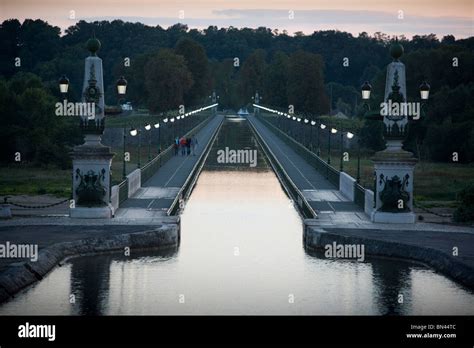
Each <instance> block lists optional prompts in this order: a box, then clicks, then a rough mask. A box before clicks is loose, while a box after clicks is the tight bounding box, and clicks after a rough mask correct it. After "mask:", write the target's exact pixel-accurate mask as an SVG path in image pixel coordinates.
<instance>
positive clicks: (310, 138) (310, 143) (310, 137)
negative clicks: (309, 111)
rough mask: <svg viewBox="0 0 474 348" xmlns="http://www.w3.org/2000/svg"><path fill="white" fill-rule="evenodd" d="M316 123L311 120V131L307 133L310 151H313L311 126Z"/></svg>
mask: <svg viewBox="0 0 474 348" xmlns="http://www.w3.org/2000/svg"><path fill="white" fill-rule="evenodd" d="M314 125H316V121H311V131H310V133H309V147H310V150H311V152H312V151H313V127H314Z"/></svg>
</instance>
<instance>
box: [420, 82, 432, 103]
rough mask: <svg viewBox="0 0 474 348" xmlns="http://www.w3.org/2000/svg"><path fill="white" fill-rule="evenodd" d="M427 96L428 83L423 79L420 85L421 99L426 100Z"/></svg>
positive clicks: (428, 94) (428, 90) (428, 92)
mask: <svg viewBox="0 0 474 348" xmlns="http://www.w3.org/2000/svg"><path fill="white" fill-rule="evenodd" d="M429 96H430V85H429V84H428V83H427V82H426V81H423V83H422V84H421V85H420V97H421V100H428V97H429Z"/></svg>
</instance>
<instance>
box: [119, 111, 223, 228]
mask: <svg viewBox="0 0 474 348" xmlns="http://www.w3.org/2000/svg"><path fill="white" fill-rule="evenodd" d="M223 119H224V117H223V116H222V115H218V116H216V117H215V118H214V119H212V120H211V121H210V122H209V123H208V124H207V125H206V126H205V127H204V128H203V129H201V130H200V131H199V132H198V134H197V135H196V138H197V140H198V147H197V149H196V154H195V156H193V155H189V156H187V155H185V156H181V153H179V154H178V156H174V157H173V158H171V159H170V160H169V161H167V162H166V163H165V164H164V165H163V166H162V167H161V168H160V169H159V170H158V171H157V172H156V173H155V174H154V175H153V176H152V177H151V178H150V179H149V180H148V181H146V182H144V183H142V187H141V188H139V189H138V191H137V192H136V193H135V194H134V195H133V196H132V197H130V198H129V199H127V200H126V201H125V202H123V203H122V204H121V206H120V208H119V209H118V210H117V212H116V214H115V219H117V220H129V219H140V220H142V219H154V218H160V217H163V216H165V215H166V212H167V210H168V209H169V208H170V206H171V204H172V203H173V201H174V199H175V198H176V196H177V194H178V192H179V190H180V189H181V187H182V186H183V185H184V183H185V182H186V179H187V178H188V176H189V174H190V173H191V171H192V169H193V167H194V165H195V164H196V163H197V161H198V160H199V158H200V157H201V155H202V151H203V149H204V148H205V147H206V145H207V144H208V142H209V141H210V139H211V137H212V134H213V133H214V132H215V130H216V129H217V127H219V125H220V124H221V122H222V121H223Z"/></svg>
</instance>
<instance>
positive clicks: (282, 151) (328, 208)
mask: <svg viewBox="0 0 474 348" xmlns="http://www.w3.org/2000/svg"><path fill="white" fill-rule="evenodd" d="M248 120H249V121H250V122H251V123H252V125H253V126H254V127H255V129H256V130H257V132H258V133H259V134H260V135H261V136H262V138H263V139H264V140H265V142H266V143H267V144H268V145H269V146H270V148H271V150H272V152H273V153H274V155H275V156H276V157H277V159H278V161H279V162H280V163H281V165H282V166H283V168H284V169H285V171H286V172H287V173H288V175H289V176H290V178H291V180H293V182H294V183H295V185H296V186H297V187H298V189H300V190H301V192H302V193H303V195H304V196H305V198H306V199H307V200H308V202H309V204H310V205H311V207H312V208H313V209H314V210H315V211H316V212H317V213H318V217H319V221H320V222H321V223H322V224H325V223H327V224H333V223H334V222H338V223H341V222H345V223H351V222H353V223H359V222H368V221H369V218H368V216H367V215H365V213H364V212H363V210H362V209H361V208H360V207H359V206H357V205H356V204H355V203H353V202H352V201H349V199H347V198H346V197H345V196H343V195H342V194H341V192H340V191H339V190H338V188H337V187H335V186H334V185H333V184H332V183H331V182H329V181H328V180H327V179H326V178H325V176H324V175H322V174H320V172H319V171H318V170H317V169H316V168H314V167H313V166H312V165H310V164H308V163H307V161H306V160H305V159H304V158H302V157H301V156H300V155H299V154H297V153H296V152H295V151H294V150H293V149H292V148H291V147H290V146H289V145H287V144H286V143H285V142H284V141H283V140H281V139H280V138H279V137H278V136H277V135H276V134H275V133H273V132H272V131H271V130H270V129H269V128H268V126H267V125H265V124H264V123H263V122H262V121H260V120H259V119H257V118H255V117H254V116H249V117H248Z"/></svg>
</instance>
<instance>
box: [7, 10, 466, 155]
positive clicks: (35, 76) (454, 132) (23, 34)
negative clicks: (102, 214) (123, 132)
mask: <svg viewBox="0 0 474 348" xmlns="http://www.w3.org/2000/svg"><path fill="white" fill-rule="evenodd" d="M94 35H95V36H96V37H97V38H99V40H100V41H101V42H102V47H101V50H100V51H99V53H98V54H99V56H100V57H101V58H102V59H103V61H104V84H105V86H106V90H105V95H106V103H107V104H109V105H116V104H117V102H118V100H117V95H116V89H115V81H116V80H117V79H118V78H119V76H121V75H124V76H125V77H126V79H127V80H128V82H129V85H128V89H127V100H128V101H131V102H132V103H133V104H134V105H135V107H143V108H147V109H149V111H150V112H151V113H160V112H163V111H166V110H169V109H172V108H177V107H178V106H179V105H185V106H191V105H196V104H203V103H207V102H210V100H209V96H210V94H211V93H212V91H213V90H215V91H216V92H217V94H218V95H219V97H220V98H219V104H220V107H221V108H228V109H234V110H236V109H238V108H240V107H242V106H245V105H248V106H249V105H250V103H251V102H252V99H251V97H252V96H253V95H254V93H255V92H256V91H259V94H260V95H261V96H262V98H263V99H262V101H261V103H262V104H264V105H269V106H273V107H281V108H284V109H287V108H288V107H289V105H292V106H293V107H294V111H295V113H301V114H305V115H308V117H311V118H315V117H318V116H321V115H327V114H328V113H330V111H342V112H343V113H344V114H346V115H348V116H350V117H355V118H362V110H363V109H362V101H361V98H360V85H361V83H362V82H363V81H366V80H368V81H370V82H371V84H372V86H373V98H372V103H373V107H377V105H378V104H379V103H380V101H381V99H382V98H383V95H382V94H383V92H384V79H385V66H386V65H387V64H388V63H389V62H390V61H391V57H390V55H389V53H388V47H389V45H390V42H391V40H392V39H393V38H391V37H389V36H387V35H385V34H383V33H376V34H374V35H372V36H369V35H368V34H367V33H364V32H363V33H360V34H359V35H358V36H354V35H352V34H350V33H346V32H340V31H334V30H329V31H316V32H314V33H313V34H311V35H303V34H302V33H295V35H293V36H290V35H288V33H286V32H279V31H278V30H271V29H269V28H263V27H262V28H257V29H250V28H242V29H237V28H233V27H229V28H217V27H214V26H210V27H208V28H207V29H204V30H197V29H189V28H188V27H187V26H186V25H182V24H176V25H173V26H171V27H169V28H167V29H164V28H162V27H160V26H155V27H151V26H147V25H144V24H141V23H128V22H123V21H121V20H114V21H110V22H109V21H100V22H90V23H89V22H85V21H79V22H78V23H76V24H75V25H73V26H71V27H69V28H68V29H67V30H66V31H65V33H64V35H61V31H60V29H59V28H58V27H55V26H51V25H49V24H48V23H46V22H44V21H42V20H29V19H27V20H25V21H24V22H23V23H21V22H19V21H18V20H16V19H12V20H6V21H4V22H3V23H1V25H0V38H1V40H2V47H3V49H2V51H0V117H1V119H2V122H4V123H3V124H4V125H6V127H2V130H1V131H0V132H1V134H0V139H2V142H3V143H4V145H5V146H2V150H1V156H0V160H1V161H8V160H10V161H11V152H10V150H12V149H13V148H17V147H18V143H22V144H23V143H24V144H27V145H28V146H27V145H24V146H27V147H29V148H31V149H32V151H35V150H34V149H35V146H34V144H36V142H38V141H39V143H42V144H43V143H44V145H45V147H46V148H51V149H53V152H54V153H56V154H59V153H60V152H61V151H63V152H62V153H64V152H65V151H66V150H65V149H67V147H68V146H72V143H71V139H75V138H74V137H67V136H66V137H62V136H61V135H60V134H59V133H61V132H66V131H67V132H74V130H73V129H72V128H70V127H68V126H67V122H64V125H63V126H64V127H66V128H61V127H63V126H62V121H61V122H59V123H58V124H57V125H53V123H55V120H56V118H55V117H56V116H54V113H52V112H51V113H50V110H49V109H48V108H47V107H46V106H47V105H49V103H52V101H54V100H57V99H58V98H60V95H59V91H58V87H57V80H58V78H59V77H60V76H61V75H63V74H65V75H67V76H68V78H69V79H70V93H69V96H68V99H69V100H71V101H74V100H79V99H80V90H81V88H82V79H83V73H84V72H83V61H84V58H85V57H86V56H87V55H88V52H87V51H86V49H85V42H86V41H87V40H88V39H89V38H90V37H92V36H94ZM399 40H400V41H401V43H402V44H403V46H404V47H405V52H406V54H405V55H404V56H403V57H402V61H403V62H404V63H405V65H406V67H407V94H408V97H409V98H411V99H412V100H415V99H416V98H417V97H418V86H419V84H420V83H421V81H423V80H427V81H428V82H429V83H430V84H431V88H432V94H431V98H430V102H429V106H428V112H427V115H428V116H427V117H426V118H425V119H422V120H420V121H419V122H416V123H414V125H413V126H412V127H411V130H410V135H409V138H408V140H407V142H406V147H408V148H409V149H411V150H414V151H415V153H417V154H418V155H419V156H421V157H423V158H424V159H431V160H436V161H449V160H450V156H449V155H450V154H451V153H452V152H453V151H457V152H460V156H459V157H460V161H462V162H470V161H472V159H473V157H474V131H472V130H473V129H474V127H473V123H474V120H473V118H472V115H473V111H474V110H473V109H474V102H473V101H474V82H473V81H474V76H473V75H474V67H473V64H474V63H473V62H474V59H473V58H474V38H472V37H471V38H467V39H460V40H459V39H458V40H456V39H455V38H454V37H453V36H452V35H447V36H445V37H443V38H442V39H438V38H437V37H436V36H435V35H433V34H431V35H425V36H414V37H413V38H412V39H407V38H404V37H399ZM17 58H20V59H21V64H20V65H19V66H17V65H15V63H16V59H17ZM454 58H457V61H458V65H457V66H454V65H453V59H454ZM126 62H130V64H129V65H128V64H126ZM31 81H36V82H35V83H32V82H31ZM38 81H39V82H38ZM18 84H20V85H21V86H23V87H22V88H16V87H14V86H15V85H18ZM30 85H31V86H33V87H31V89H33V90H34V91H35V93H33V94H31V95H29V97H28V98H29V99H28V102H29V103H30V105H34V104H37V105H45V108H44V109H42V112H44V113H46V115H47V116H44V115H43V116H41V117H47V118H49V119H48V121H47V122H45V123H43V122H36V123H26V124H23V122H24V121H25V119H24V117H25V113H26V111H24V109H25V106H24V105H23V104H22V102H23V101H24V100H25V99H24V98H25V96H24V94H25V93H31V92H32V91H31V90H30V87H28V86H30ZM40 91H41V92H40ZM53 104H54V103H53ZM12 105H14V106H12ZM22 110H23V111H22ZM22 115H23V116H22ZM31 115H37V116H38V112H37V111H36V112H32V113H31ZM31 115H30V116H28V117H31ZM38 117H39V116H38ZM41 117H40V119H41ZM53 120H54V121H53ZM30 121H32V122H33V121H34V120H30ZM41 124H44V125H47V126H48V127H50V130H44V129H43V130H42V131H40V130H41V129H42V127H43V126H41ZM8 125H12V126H14V127H10V128H13V129H17V128H15V127H20V128H21V127H23V128H25V129H26V128H28V127H34V128H35V130H31V132H34V131H36V132H39V133H41V132H43V133H42V135H41V136H40V135H38V137H39V138H34V137H31V136H29V135H30V134H29V133H27V134H29V135H28V136H23V137H22V136H21V134H24V133H21V132H20V131H18V129H17V131H16V132H14V131H12V130H11V129H8V128H9V127H8ZM60 126H61V127H60ZM57 127H60V128H57ZM37 128H38V130H36V129H37ZM43 128H44V127H43ZM25 129H23V131H24V130H25ZM360 136H361V138H362V139H361V140H362V143H363V146H365V147H367V148H370V149H373V150H378V149H380V148H381V147H382V146H383V141H382V139H381V128H380V124H377V123H376V122H372V121H370V122H365V123H364V126H363V128H362V129H361V131H360ZM43 137H44V139H46V138H48V141H46V140H44V141H43V140H38V139H43ZM64 138H66V139H64ZM19 139H21V140H19ZM79 141H80V140H79ZM8 144H9V145H8ZM11 144H16V145H14V146H13V147H12V145H11ZM51 144H53V145H54V146H52V145H51ZM50 145H51V146H50ZM55 146H57V148H56V147H55ZM38 148H43V147H42V146H38V147H37V149H38ZM5 149H8V150H9V152H8V153H7V152H6V150H5ZM54 149H61V151H59V150H57V151H56V150H54ZM32 156H33V157H34V156H36V157H37V156H38V155H37V154H36V155H32ZM43 157H44V156H43ZM46 157H47V158H50V159H51V160H50V161H51V162H55V161H57V160H58V158H59V157H61V156H60V155H58V156H46ZM42 161H43V162H44V161H48V160H46V159H45V158H43V160H42Z"/></svg>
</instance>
